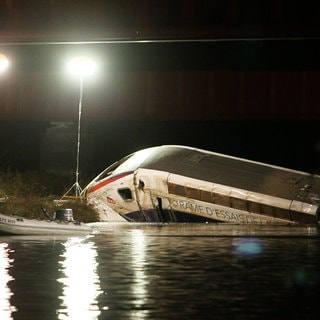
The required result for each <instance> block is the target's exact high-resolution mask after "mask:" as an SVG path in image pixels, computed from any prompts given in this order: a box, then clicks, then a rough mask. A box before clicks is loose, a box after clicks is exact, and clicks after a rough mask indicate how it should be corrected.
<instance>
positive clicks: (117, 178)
mask: <svg viewBox="0 0 320 320" xmlns="http://www.w3.org/2000/svg"><path fill="white" fill-rule="evenodd" d="M132 172H133V171H130V172H125V173H120V174H118V175H116V176H113V177H112V178H110V179H107V180H104V181H101V182H100V183H98V184H96V185H94V186H93V187H91V188H90V189H88V191H87V194H89V193H92V192H95V191H97V190H99V189H101V188H103V187H104V186H106V185H108V184H110V183H112V182H114V181H116V180H119V179H121V178H123V177H125V176H127V175H129V174H131V173H132Z"/></svg>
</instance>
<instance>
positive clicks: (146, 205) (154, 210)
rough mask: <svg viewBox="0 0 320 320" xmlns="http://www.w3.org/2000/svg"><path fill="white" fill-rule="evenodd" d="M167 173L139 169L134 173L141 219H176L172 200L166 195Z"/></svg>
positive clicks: (165, 220) (166, 220)
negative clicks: (171, 203)
mask: <svg viewBox="0 0 320 320" xmlns="http://www.w3.org/2000/svg"><path fill="white" fill-rule="evenodd" d="M165 175H167V173H166V174H163V173H159V172H150V171H147V170H138V171H136V172H135V174H134V185H135V195H136V200H137V203H138V206H139V209H140V214H141V221H146V222H169V221H174V219H173V217H172V215H171V210H170V202H169V199H168V197H167V195H166V188H164V186H165V184H166V176H165Z"/></svg>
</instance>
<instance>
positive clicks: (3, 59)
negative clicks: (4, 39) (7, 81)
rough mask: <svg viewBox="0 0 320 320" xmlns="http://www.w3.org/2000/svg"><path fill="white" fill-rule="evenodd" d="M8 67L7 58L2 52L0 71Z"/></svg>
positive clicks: (0, 54)
mask: <svg viewBox="0 0 320 320" xmlns="http://www.w3.org/2000/svg"><path fill="white" fill-rule="evenodd" d="M8 67H9V60H8V58H7V57H6V56H5V55H4V54H2V53H0V72H3V71H5V70H7V69H8Z"/></svg>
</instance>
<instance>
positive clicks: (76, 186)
mask: <svg viewBox="0 0 320 320" xmlns="http://www.w3.org/2000/svg"><path fill="white" fill-rule="evenodd" d="M82 96H83V75H82V74H81V75H80V95H79V113H78V141H77V167H76V182H75V189H76V197H79V196H80V195H81V191H82V190H81V187H80V184H79V163H80V142H81V112H82Z"/></svg>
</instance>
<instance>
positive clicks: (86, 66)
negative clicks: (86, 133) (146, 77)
mask: <svg viewBox="0 0 320 320" xmlns="http://www.w3.org/2000/svg"><path fill="white" fill-rule="evenodd" d="M68 67H69V69H70V71H72V72H73V73H74V74H76V75H78V76H79V79H80V95H79V110H78V139H77V157H76V172H75V183H74V184H73V185H72V186H71V187H70V188H69V190H68V191H67V192H66V193H65V194H64V195H63V196H62V199H63V198H64V197H65V196H66V195H67V194H68V193H69V192H70V191H71V190H73V189H74V190H75V196H76V198H78V197H80V198H81V192H82V189H81V187H80V184H79V156H80V136H81V109H82V97H83V80H84V77H85V76H87V75H89V74H91V73H93V72H94V70H95V68H96V64H95V62H94V61H93V60H92V59H91V58H89V57H85V56H79V57H75V58H73V59H72V60H71V61H70V62H69V64H68Z"/></svg>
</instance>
